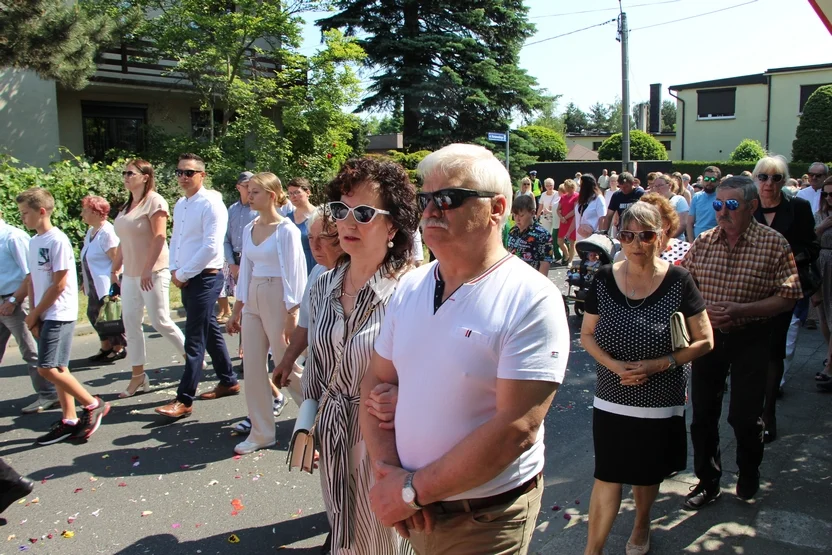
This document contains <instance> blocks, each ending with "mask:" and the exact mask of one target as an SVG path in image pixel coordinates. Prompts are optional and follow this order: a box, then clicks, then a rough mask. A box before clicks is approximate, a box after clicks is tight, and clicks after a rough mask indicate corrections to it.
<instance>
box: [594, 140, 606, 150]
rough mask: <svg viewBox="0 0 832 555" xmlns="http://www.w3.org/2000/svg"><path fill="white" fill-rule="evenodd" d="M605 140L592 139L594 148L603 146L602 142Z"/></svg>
mask: <svg viewBox="0 0 832 555" xmlns="http://www.w3.org/2000/svg"><path fill="white" fill-rule="evenodd" d="M602 142H604V141H592V150H598V149H599V148H601V143H602Z"/></svg>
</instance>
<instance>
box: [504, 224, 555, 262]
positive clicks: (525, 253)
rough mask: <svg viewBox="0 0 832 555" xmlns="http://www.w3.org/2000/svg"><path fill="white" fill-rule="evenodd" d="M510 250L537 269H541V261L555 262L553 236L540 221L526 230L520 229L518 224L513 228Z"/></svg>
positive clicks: (510, 235)
mask: <svg viewBox="0 0 832 555" xmlns="http://www.w3.org/2000/svg"><path fill="white" fill-rule="evenodd" d="M508 252H510V253H511V254H514V255H517V257H519V258H520V260H522V261H523V262H525V263H526V264H528V265H529V266H531V267H532V268H534V269H535V270H539V269H540V263H541V262H548V263H550V264H553V263H554V262H555V251H554V248H553V247H552V236H551V235H550V234H549V232H548V231H546V230H545V229H544V228H543V226H541V225H540V224H538V223H533V224H532V225H530V226H529V227H528V228H526V230H525V231H520V228H519V227H518V226H516V225H515V226H514V227H513V228H511V231H510V232H509V234H508Z"/></svg>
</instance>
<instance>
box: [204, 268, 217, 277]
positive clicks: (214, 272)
mask: <svg viewBox="0 0 832 555" xmlns="http://www.w3.org/2000/svg"><path fill="white" fill-rule="evenodd" d="M218 273H220V271H219V270H218V269H217V268H208V269H207V270H202V271H201V272H199V275H201V276H215V275H217V274H218Z"/></svg>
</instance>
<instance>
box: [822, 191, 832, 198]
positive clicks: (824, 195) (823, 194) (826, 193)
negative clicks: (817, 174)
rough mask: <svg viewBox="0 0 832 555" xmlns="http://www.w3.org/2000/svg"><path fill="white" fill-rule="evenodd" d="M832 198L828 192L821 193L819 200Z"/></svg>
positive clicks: (831, 194) (831, 193)
mask: <svg viewBox="0 0 832 555" xmlns="http://www.w3.org/2000/svg"><path fill="white" fill-rule="evenodd" d="M826 197H832V192H829V191H821V192H820V198H826Z"/></svg>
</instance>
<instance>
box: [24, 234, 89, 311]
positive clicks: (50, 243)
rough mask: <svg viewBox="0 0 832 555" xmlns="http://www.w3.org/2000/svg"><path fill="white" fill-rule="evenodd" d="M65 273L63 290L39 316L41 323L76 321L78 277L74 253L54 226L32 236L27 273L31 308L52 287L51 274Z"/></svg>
mask: <svg viewBox="0 0 832 555" xmlns="http://www.w3.org/2000/svg"><path fill="white" fill-rule="evenodd" d="M62 270H68V272H67V278H66V287H65V288H64V290H63V291H62V292H61V295H60V296H59V297H58V298H57V300H56V301H55V302H54V303H53V304H52V306H50V307H49V308H48V309H46V311H45V312H44V313H43V314H42V315H41V320H55V321H58V322H74V321H75V320H77V319H78V274H77V272H76V270H75V253H74V252H73V251H72V245H71V244H70V242H69V237H67V236H66V234H65V233H64V232H63V231H61V230H60V229H58V228H57V227H53V228H52V229H50V230H49V231H47V232H46V233H44V234H42V235H35V236H34V237H32V240H31V241H30V242H29V272H30V274H31V276H32V289H33V290H34V297H35V298H34V299H33V302H34V305H35V306H37V305H38V304H39V303H40V301H41V300H42V299H43V294H44V293H45V292H46V290H47V289H49V287H50V286H51V285H52V281H53V274H54V273H55V272H60V271H62Z"/></svg>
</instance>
